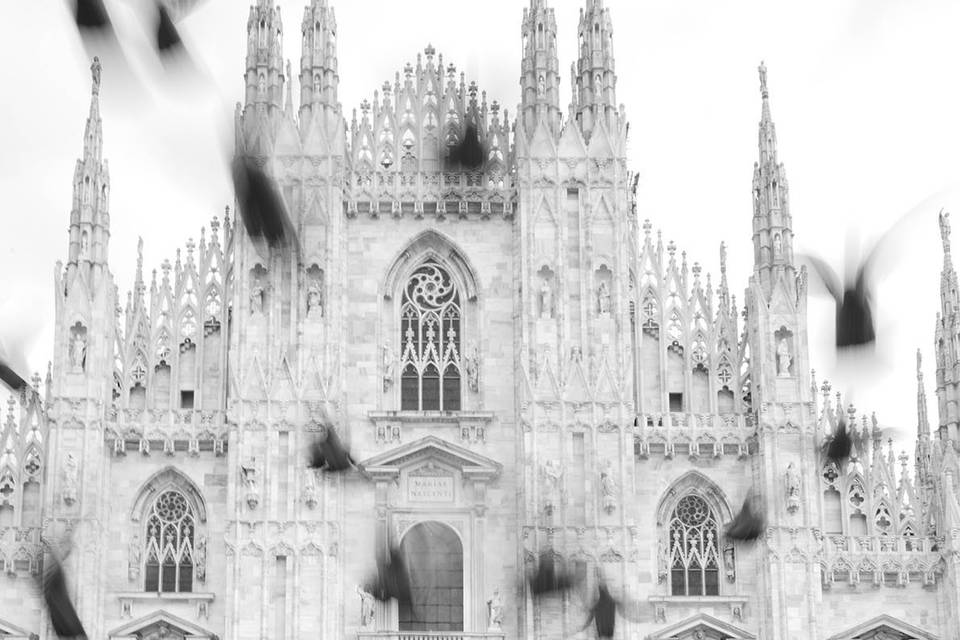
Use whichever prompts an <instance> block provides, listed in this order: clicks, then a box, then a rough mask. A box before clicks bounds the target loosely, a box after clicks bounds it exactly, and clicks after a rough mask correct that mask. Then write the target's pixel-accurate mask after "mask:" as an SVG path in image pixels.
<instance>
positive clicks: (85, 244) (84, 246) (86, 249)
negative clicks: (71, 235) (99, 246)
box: [80, 196, 90, 258]
mask: <svg viewBox="0 0 960 640" xmlns="http://www.w3.org/2000/svg"><path fill="white" fill-rule="evenodd" d="M84 197H86V196H84ZM89 253H90V238H89V236H87V232H86V231H84V232H83V234H82V235H81V236H80V257H81V258H86V257H87V255H88V254H89Z"/></svg>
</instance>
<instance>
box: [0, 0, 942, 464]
mask: <svg viewBox="0 0 960 640" xmlns="http://www.w3.org/2000/svg"><path fill="white" fill-rule="evenodd" d="M333 3H334V6H335V8H336V15H337V22H338V46H339V60H340V100H341V102H342V103H343V105H344V111H345V113H346V114H347V116H348V118H349V114H350V112H351V111H352V110H353V109H354V108H356V107H358V105H359V103H360V101H361V100H362V99H364V98H372V94H373V91H374V90H375V89H377V88H379V87H380V86H381V85H382V84H383V82H384V81H385V80H390V81H391V82H392V81H393V79H394V75H395V73H396V72H397V71H400V70H401V69H402V67H403V64H404V63H405V62H407V61H410V62H414V63H415V59H416V54H417V52H420V51H422V50H423V48H424V47H425V46H426V45H427V44H428V43H432V44H433V45H434V46H435V47H436V48H437V50H438V52H439V53H442V54H443V56H444V61H445V63H448V64H449V63H451V62H452V63H454V64H456V65H457V66H458V69H461V70H465V71H466V72H467V81H468V82H469V81H470V80H471V79H476V80H477V81H478V84H479V86H480V88H481V89H482V90H486V91H487V98H488V100H490V101H492V100H494V99H497V100H499V101H500V102H501V104H503V105H504V106H505V107H506V108H507V109H508V111H509V113H510V114H511V118H512V117H513V116H514V114H515V113H516V105H517V103H518V101H519V83H518V79H519V71H520V55H521V51H520V44H521V40H520V25H521V15H522V9H523V7H524V6H527V4H528V2H527V1H526V0H485V1H484V2H464V1H461V0H405V1H403V2H396V1H391V2H388V1H379V0H378V1H375V2H373V1H370V2H360V1H358V0H350V1H349V2H348V1H346V0H339V1H338V0H333ZM132 4H133V3H130V2H127V0H114V1H113V3H112V4H110V3H109V2H108V5H110V7H111V11H112V12H113V16H114V19H115V21H116V22H117V23H118V24H119V25H120V26H121V27H123V28H124V35H123V36H122V37H123V38H124V40H125V43H124V44H125V46H126V47H128V51H130V52H132V54H133V58H134V65H135V67H136V68H137V69H138V72H139V73H140V74H141V75H140V77H141V79H142V83H141V86H140V87H139V88H132V87H130V86H127V85H123V86H121V84H122V83H120V82H119V78H120V73H119V71H118V70H117V69H116V66H115V65H114V68H113V69H111V67H110V66H109V64H108V63H107V62H105V64H104V70H103V92H102V114H103V118H104V142H105V150H104V153H105V157H106V158H107V159H108V160H109V163H110V173H111V184H112V191H111V219H112V220H111V223H112V229H111V232H112V239H111V245H110V260H111V268H112V270H113V273H114V275H115V277H116V280H117V283H118V284H119V286H120V290H121V299H122V300H123V301H125V299H126V291H127V290H128V289H129V288H130V285H131V283H132V281H133V275H134V269H135V263H136V259H135V258H136V244H137V236H138V235H142V236H143V237H144V241H145V248H144V257H145V260H144V262H145V270H146V271H147V274H146V275H147V277H148V278H149V271H150V270H151V269H153V268H156V267H158V266H159V264H160V262H161V261H162V260H163V259H164V258H170V259H171V260H172V258H173V255H174V252H175V249H176V248H177V247H181V246H183V243H184V242H185V240H186V239H187V238H188V237H193V238H197V237H198V235H199V228H200V226H201V225H203V224H206V223H207V222H208V221H209V219H210V218H211V217H212V216H213V215H222V211H223V207H224V206H225V205H227V204H231V205H232V194H231V190H230V186H229V181H228V177H227V174H226V172H225V170H224V164H223V157H224V156H223V149H224V147H223V140H224V138H225V136H226V135H228V134H227V133H226V132H227V131H229V130H228V129H225V128H224V122H225V120H224V117H225V116H226V117H227V118H232V105H233V103H234V102H236V101H237V100H238V99H241V98H242V89H243V80H242V75H243V71H244V56H245V49H246V21H247V15H248V6H249V3H248V2H247V1H246V0H207V2H206V3H205V4H204V5H203V6H202V7H201V8H200V9H199V10H198V11H197V12H196V13H194V14H193V15H191V16H190V17H189V18H187V19H186V21H185V22H184V23H183V24H182V32H183V34H184V37H185V39H186V40H187V41H188V43H189V46H190V48H191V51H192V52H193V54H194V56H195V58H196V59H198V60H199V61H200V62H201V64H202V65H203V66H204V67H205V68H206V70H207V73H208V74H209V77H210V78H211V79H212V80H211V81H209V82H206V83H195V84H193V85H190V86H184V85H178V86H176V87H171V86H169V84H166V85H165V84H164V83H163V82H162V81H161V74H160V72H159V69H158V67H157V65H156V63H155V61H152V60H151V59H150V57H149V56H148V55H146V54H145V49H144V47H145V44H146V41H147V35H146V33H145V31H144V30H143V28H142V25H141V23H139V22H138V21H137V19H136V17H135V16H134V15H132V14H131V11H130V7H131V6H132ZM304 4H306V1H305V0H281V1H280V2H279V5H280V6H281V7H282V11H283V17H284V27H285V29H284V31H285V45H284V51H285V55H286V56H288V57H289V58H291V60H292V62H293V66H294V69H295V70H296V69H298V67H299V56H300V33H299V32H300V29H299V26H300V20H301V19H302V17H303V6H304ZM583 4H584V3H583V2H581V0H553V1H552V2H550V5H551V6H553V7H554V8H555V9H556V14H557V25H558V29H559V34H558V40H559V45H560V47H561V48H560V66H561V70H562V72H561V78H562V79H563V86H564V91H563V92H562V94H561V102H562V104H561V107H562V110H563V111H564V113H565V112H566V103H567V102H568V100H569V95H570V88H569V86H568V84H569V80H568V78H569V73H568V72H567V71H566V70H567V69H569V66H570V64H571V62H573V61H574V58H573V56H574V55H575V46H576V36H577V21H578V13H579V7H580V6H583ZM66 5H67V3H66V2H63V3H61V2H58V1H52V0H51V1H47V2H16V3H9V6H7V7H5V16H6V17H5V22H6V24H8V25H10V26H11V27H14V28H10V29H8V30H7V32H6V33H5V35H4V37H3V39H2V41H0V52H2V53H3V54H4V59H5V60H8V64H5V65H3V66H2V67H0V79H2V84H0V86H2V87H3V93H2V98H0V122H4V123H5V124H6V126H5V127H4V132H3V134H2V136H0V140H2V142H3V148H4V149H5V150H6V153H4V154H0V186H2V190H0V192H2V193H3V194H4V196H5V201H4V205H5V206H4V207H3V209H2V212H0V274H2V275H0V287H2V292H3V293H2V296H0V336H4V337H7V339H12V340H15V341H21V342H23V343H24V344H26V346H27V356H28V360H29V364H30V366H31V368H33V369H35V370H37V371H40V372H41V373H42V372H44V371H45V370H46V363H47V361H48V360H49V359H50V358H51V355H52V353H51V351H52V346H53V337H52V335H53V334H52V331H53V326H52V323H53V286H52V285H53V280H52V274H53V269H54V263H55V261H56V260H58V259H61V260H62V259H64V257H65V255H66V250H67V233H66V232H67V227H68V224H69V213H70V203H71V181H72V176H73V167H74V164H75V162H76V159H77V157H78V156H79V155H80V152H81V148H82V137H83V126H84V121H85V118H86V114H87V109H88V104H89V95H90V91H89V87H90V74H89V69H88V68H89V64H90V62H89V60H88V59H87V58H86V55H85V53H84V51H83V49H82V47H81V44H80V42H79V38H78V36H77V34H76V32H75V30H74V29H73V28H72V24H71V21H70V16H69V13H68V11H67V6H66ZM606 5H607V6H609V7H610V9H611V11H612V15H613V22H614V31H615V33H614V46H615V50H616V55H617V72H618V86H617V91H618V99H619V101H620V102H622V103H624V104H625V105H626V108H627V115H628V118H629V120H630V121H631V130H630V131H631V145H630V151H629V156H630V164H631V168H632V169H633V170H635V171H637V172H639V173H640V175H641V180H640V187H639V191H638V197H639V210H640V216H641V218H650V219H651V220H652V222H653V224H654V227H655V228H661V229H663V234H664V239H665V240H668V239H674V240H676V241H677V243H678V245H679V247H680V248H681V249H683V250H686V251H687V252H688V258H689V261H690V263H691V264H692V263H693V262H694V261H699V262H701V263H702V264H704V266H705V269H706V270H707V271H709V272H711V273H712V274H713V276H714V282H715V284H716V282H717V275H718V270H719V269H718V263H719V258H718V247H719V243H720V241H721V240H725V241H726V242H727V245H728V247H729V270H728V271H729V277H730V283H731V287H732V288H733V290H734V292H735V293H736V294H737V298H738V302H739V303H741V304H742V301H743V289H744V287H745V286H746V283H747V276H748V274H749V273H750V269H751V266H752V242H751V200H750V190H751V178H752V167H753V162H754V161H755V159H756V158H757V123H758V120H759V117H760V96H759V81H758V78H757V71H756V68H757V65H758V63H759V62H760V60H765V61H766V64H767V67H768V69H769V86H770V92H771V107H772V111H773V117H774V120H775V122H776V123H777V126H778V130H777V133H778V138H779V144H780V159H781V161H783V162H784V163H785V165H786V169H787V175H788V178H789V180H790V188H791V194H790V195H791V199H792V214H793V220H794V224H795V228H794V232H795V234H796V243H797V244H796V249H797V250H798V251H803V250H807V251H815V252H817V253H819V254H821V255H823V256H825V257H826V258H827V259H828V260H830V261H831V262H833V263H834V264H835V265H836V266H837V267H838V268H840V267H842V265H843V255H842V253H841V252H842V250H843V247H844V243H845V238H846V235H847V233H848V231H850V230H855V231H856V232H857V233H858V234H859V237H860V238H861V239H862V240H863V241H865V242H866V241H870V240H872V239H874V238H876V237H878V236H879V234H880V233H881V232H882V231H883V230H885V229H886V228H888V227H889V226H890V225H891V224H892V223H893V222H894V221H895V220H896V219H897V218H898V217H899V216H900V215H901V214H902V213H904V212H906V211H908V210H910V209H912V208H913V207H914V206H915V205H916V204H918V203H919V202H921V201H923V200H925V199H926V198H928V196H930V195H931V194H933V193H935V192H938V191H940V190H941V189H943V188H944V187H945V186H947V185H950V184H952V183H956V182H957V181H958V180H960V156H958V155H957V153H956V150H957V146H958V141H960V115H958V114H960V109H958V106H960V105H958V97H960V90H958V88H957V87H958V85H957V77H958V71H960V70H958V65H960V39H958V38H957V37H956V34H957V32H958V27H960V3H957V2H955V1H953V0H911V1H910V2H898V1H896V0H850V1H837V0H816V1H811V0H807V1H805V2H790V3H787V2H779V1H771V0H756V1H753V0H751V1H743V0H738V2H715V1H714V0H642V1H637V0H606ZM295 73H296V71H295ZM294 96H295V99H297V96H298V92H297V91H294ZM225 105H226V107H225ZM941 206H943V207H945V208H947V210H953V211H954V212H955V217H956V218H957V220H960V190H957V189H953V190H951V191H948V192H947V193H946V194H945V195H943V196H942V197H941V198H939V199H937V200H936V201H935V202H934V203H932V204H930V205H929V206H928V209H927V210H926V214H925V215H926V217H925V222H922V223H921V224H915V225H912V227H911V228H909V229H907V230H906V231H905V233H903V234H901V235H902V237H903V241H902V251H901V252H900V257H899V260H897V261H896V262H894V263H890V264H889V265H888V266H889V269H888V271H887V273H886V274H885V277H884V278H883V279H882V280H881V282H880V287H879V289H878V304H879V310H878V315H879V318H880V323H879V330H880V341H879V343H878V351H879V353H880V356H881V360H882V364H881V365H880V366H872V367H869V368H867V369H865V368H864V367H859V368H856V369H854V368H850V367H847V369H846V370H844V371H840V370H839V367H838V365H837V363H836V362H835V359H834V355H833V351H832V349H831V348H830V347H831V345H832V343H833V309H832V306H831V305H830V304H829V303H828V301H827V300H826V299H824V298H823V297H822V296H819V295H815V296H811V313H810V331H811V333H810V336H811V358H812V361H813V363H814V367H815V368H816V370H817V379H818V381H822V380H823V378H824V377H825V376H826V377H829V378H830V379H831V381H832V382H834V383H835V385H834V386H835V388H837V387H839V388H841V389H842V390H852V391H853V392H854V399H855V401H856V404H857V406H858V409H868V410H876V411H877V414H878V417H879V419H880V422H881V424H883V425H892V426H896V427H899V428H902V429H904V433H903V434H902V436H900V437H899V438H898V448H900V447H901V446H903V447H905V448H907V449H908V450H909V451H911V452H912V449H913V441H912V434H913V430H914V426H915V423H916V418H915V416H916V405H915V388H916V387H915V375H914V351H915V349H916V348H917V347H918V346H919V347H921V348H922V349H923V353H924V359H925V363H924V369H925V373H926V380H927V388H928V395H929V396H930V400H931V402H930V405H929V406H930V410H931V416H932V417H933V419H934V422H935V416H936V403H935V400H934V396H933V385H934V382H933V380H934V375H933V374H934V371H933V353H932V342H933V322H934V314H935V313H936V311H937V309H938V308H939V299H938V287H939V268H940V265H941V262H942V254H941V247H940V240H939V235H938V228H937V224H936V211H937V210H938V209H939V208H940V207H941ZM958 224H960V223H958ZM958 233H960V230H958ZM955 238H960V236H955ZM958 242H960V240H958ZM815 291H818V290H815Z"/></svg>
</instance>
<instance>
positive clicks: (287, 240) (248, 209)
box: [232, 154, 299, 253]
mask: <svg viewBox="0 0 960 640" xmlns="http://www.w3.org/2000/svg"><path fill="white" fill-rule="evenodd" d="M232 174H233V186H234V189H235V190H236V194H237V205H238V207H239V209H240V217H241V218H242V220H243V226H244V227H245V228H246V230H247V234H248V235H249V236H250V239H251V240H253V242H254V244H255V245H256V244H265V245H266V247H269V248H270V249H273V250H280V251H282V252H284V253H286V252H288V251H289V250H291V249H296V248H297V246H298V240H297V233H296V231H295V229H294V228H293V223H292V222H291V221H290V216H289V215H288V214H287V208H286V206H284V203H283V198H282V197H281V195H280V191H279V190H278V189H277V186H276V183H275V182H274V181H273V180H272V179H271V178H270V177H269V176H268V175H267V174H266V172H265V171H264V170H263V169H261V168H260V167H259V166H257V162H256V161H255V160H254V159H253V158H249V157H244V156H243V155H240V154H238V155H236V156H235V157H234V160H233V164H232ZM261 253H264V252H263V251H261ZM298 253H299V252H298Z"/></svg>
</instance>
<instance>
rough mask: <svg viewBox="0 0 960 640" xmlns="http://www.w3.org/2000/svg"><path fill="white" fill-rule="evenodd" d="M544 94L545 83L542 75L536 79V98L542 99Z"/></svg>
mask: <svg viewBox="0 0 960 640" xmlns="http://www.w3.org/2000/svg"><path fill="white" fill-rule="evenodd" d="M546 93H547V83H546V81H545V80H544V79H543V75H542V74H541V75H540V77H539V78H537V96H539V97H541V98H542V97H543V96H544V95H546Z"/></svg>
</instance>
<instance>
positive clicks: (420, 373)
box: [400, 261, 462, 411]
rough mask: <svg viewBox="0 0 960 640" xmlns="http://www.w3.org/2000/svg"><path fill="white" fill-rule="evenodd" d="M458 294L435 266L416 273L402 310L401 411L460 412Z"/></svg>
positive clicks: (431, 262)
mask: <svg viewBox="0 0 960 640" xmlns="http://www.w3.org/2000/svg"><path fill="white" fill-rule="evenodd" d="M460 321H461V311H460V294H459V292H458V291H457V287H456V284H455V283H454V282H453V280H452V278H451V277H450V274H448V273H447V272H446V271H445V270H444V269H443V268H442V267H441V266H440V265H438V264H437V263H436V262H433V261H428V262H425V263H424V264H423V265H422V266H421V267H419V268H418V269H417V270H416V271H414V272H413V275H411V276H410V279H409V280H408V281H407V286H406V288H405V289H404V292H403V303H402V305H401V308H400V343H401V344H402V345H403V350H402V357H401V362H400V365H401V371H402V375H401V380H400V396H401V397H400V408H401V410H404V411H438V410H443V411H459V410H460V380H461V377H462V376H461V364H460V340H461V336H460V333H461V332H460V327H461V322H460Z"/></svg>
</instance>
